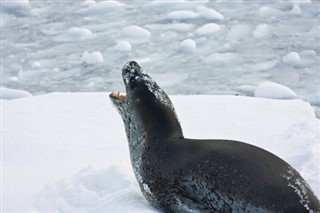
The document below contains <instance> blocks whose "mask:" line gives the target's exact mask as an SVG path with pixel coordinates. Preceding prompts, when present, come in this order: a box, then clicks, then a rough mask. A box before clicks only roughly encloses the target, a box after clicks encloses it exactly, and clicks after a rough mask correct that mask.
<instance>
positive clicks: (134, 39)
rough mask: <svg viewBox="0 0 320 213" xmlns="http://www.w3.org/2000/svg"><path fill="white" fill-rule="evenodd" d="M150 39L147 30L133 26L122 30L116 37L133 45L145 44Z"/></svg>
mask: <svg viewBox="0 0 320 213" xmlns="http://www.w3.org/2000/svg"><path fill="white" fill-rule="evenodd" d="M150 37H151V33H150V31H149V30H147V29H144V28H143V27H140V26H135V25H132V26H128V27H125V28H123V29H122V30H121V31H120V33H119V35H118V38H119V39H121V40H127V41H129V42H130V43H133V44H141V43H147V42H148V41H149V39H150Z"/></svg>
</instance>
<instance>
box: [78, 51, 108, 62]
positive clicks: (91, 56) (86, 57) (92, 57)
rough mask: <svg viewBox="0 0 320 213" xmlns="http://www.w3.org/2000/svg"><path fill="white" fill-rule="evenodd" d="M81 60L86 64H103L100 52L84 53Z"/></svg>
mask: <svg viewBox="0 0 320 213" xmlns="http://www.w3.org/2000/svg"><path fill="white" fill-rule="evenodd" d="M81 60H82V61H83V62H84V63H86V64H97V63H101V62H103V56H102V54H101V53H100V52H98V51H95V52H92V53H89V52H88V51H86V52H84V53H83V55H82V57H81Z"/></svg>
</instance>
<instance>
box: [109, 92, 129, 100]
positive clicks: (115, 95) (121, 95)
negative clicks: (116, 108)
mask: <svg viewBox="0 0 320 213" xmlns="http://www.w3.org/2000/svg"><path fill="white" fill-rule="evenodd" d="M109 96H110V97H111V98H113V99H117V100H121V101H123V100H125V99H126V97H127V95H126V94H125V93H120V92H111V93H110V95H109Z"/></svg>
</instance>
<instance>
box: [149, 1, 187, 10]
mask: <svg viewBox="0 0 320 213" xmlns="http://www.w3.org/2000/svg"><path fill="white" fill-rule="evenodd" d="M179 3H186V1H183V0H176V1H152V2H150V3H148V4H147V5H146V6H145V7H146V9H147V10H151V11H164V10H172V9H173V8H176V7H177V5H178V4H179Z"/></svg>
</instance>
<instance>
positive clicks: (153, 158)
mask: <svg viewBox="0 0 320 213" xmlns="http://www.w3.org/2000/svg"><path fill="white" fill-rule="evenodd" d="M122 76H123V80H124V84H125V87H126V95H124V94H120V93H112V94H110V98H111V100H112V102H113V104H114V105H115V107H116V108H117V109H118V111H119V113H120V115H121V116H122V119H123V122H124V126H125V130H126V134H127V139H128V143H129V150H130V157H131V163H132V167H133V171H134V173H135V176H136V179H137V181H138V183H139V185H140V189H141V191H142V193H143V195H144V197H145V198H146V199H147V200H148V201H149V202H150V203H151V204H152V205H153V206H155V207H157V208H158V209H160V210H162V211H163V212H190V213H200V212H201V213H207V212H290V213H295V212H297V213H298V212H299V213H300V212H301V213H302V212H320V202H319V200H318V199H317V197H316V196H315V195H314V193H313V191H312V190H311V188H310V187H309V185H308V184H307V183H306V181H305V180H304V179H303V178H302V177H301V176H300V174H299V173H298V172H297V171H296V170H295V169H294V168H292V167H291V166H290V165H289V164H287V163H286V162H285V161H283V160H282V159H280V158H279V157H277V156H275V155H273V154H272V153H270V152H268V151H266V150H263V149H261V148H258V147H255V146H252V145H250V144H247V143H244V142H240V141H231V140H196V139H187V138H184V137H183V134H182V130H181V126H180V124H179V121H178V119H177V116H176V113H175V110H174V107H173V105H172V103H171V101H170V99H169V97H168V96H167V95H166V93H165V92H164V91H163V90H162V89H161V88H160V87H159V86H158V85H157V84H156V83H155V82H154V81H153V80H152V79H151V78H150V76H149V75H147V74H146V73H145V72H143V70H142V68H141V67H140V66H139V65H138V64H137V63H136V62H134V61H130V62H128V63H127V64H125V66H124V67H123V69H122Z"/></svg>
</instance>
